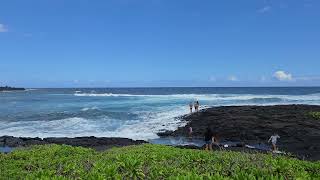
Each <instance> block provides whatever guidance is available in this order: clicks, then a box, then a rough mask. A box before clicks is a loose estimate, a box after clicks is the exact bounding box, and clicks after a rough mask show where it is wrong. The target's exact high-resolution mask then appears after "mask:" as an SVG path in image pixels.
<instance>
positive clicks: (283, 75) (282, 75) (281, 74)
mask: <svg viewBox="0 0 320 180" xmlns="http://www.w3.org/2000/svg"><path fill="white" fill-rule="evenodd" d="M273 77H275V78H276V79H277V80H279V81H291V80H293V77H292V74H290V73H287V72H285V71H277V72H275V73H274V74H273Z"/></svg>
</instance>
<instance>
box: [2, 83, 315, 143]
mask: <svg viewBox="0 0 320 180" xmlns="http://www.w3.org/2000/svg"><path fill="white" fill-rule="evenodd" d="M194 100H199V101H200V103H201V105H202V106H201V107H202V108H206V107H210V106H222V105H223V106H228V105H274V104H315V105H320V88H120V89H117V88H111V89H110V88H109V89H108V88H100V89H29V90H27V91H21V92H0V136H2V135H11V136H28V137H76V136H97V137H110V136H112V137H127V138H133V139H145V140H148V139H155V138H157V135H156V133H157V132H159V131H164V130H175V129H176V128H177V127H179V126H183V125H184V123H183V122H181V121H180V119H179V118H178V117H179V116H182V115H185V114H187V113H189V109H188V104H189V102H190V101H194Z"/></svg>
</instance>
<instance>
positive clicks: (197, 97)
mask: <svg viewBox="0 0 320 180" xmlns="http://www.w3.org/2000/svg"><path fill="white" fill-rule="evenodd" d="M74 95H75V96H82V97H146V98H147V97H149V98H171V99H192V100H199V101H204V100H207V101H209V100H215V101H222V100H225V101H232V100H238V101H241V100H242V101H245V100H254V99H261V100H268V99H279V100H283V101H286V100H288V101H315V100H317V101H320V93H318V94H310V95H255V94H172V95H134V94H113V93H101V94H98V93H75V94H74Z"/></svg>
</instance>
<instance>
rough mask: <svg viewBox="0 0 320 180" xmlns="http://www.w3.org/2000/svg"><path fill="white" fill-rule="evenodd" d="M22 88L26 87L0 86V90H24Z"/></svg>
mask: <svg viewBox="0 0 320 180" xmlns="http://www.w3.org/2000/svg"><path fill="white" fill-rule="evenodd" d="M24 90H26V89H25V88H15V87H9V86H4V87H0V92H1V91H24Z"/></svg>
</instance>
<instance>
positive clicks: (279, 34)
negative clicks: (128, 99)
mask: <svg viewBox="0 0 320 180" xmlns="http://www.w3.org/2000/svg"><path fill="white" fill-rule="evenodd" d="M319 19H320V1H318V0H294V1H292V0H241V1H239V0H223V1H222V0H221V1H215V0H201V1H196V0H106V1H103V0H95V1H92V0H28V1H21V0H7V1H5V0H4V1H1V2H0V83H1V84H8V85H12V86H25V87H98V86H99V87H126V86H319V85H320V71H319V67H320V20H319Z"/></svg>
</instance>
